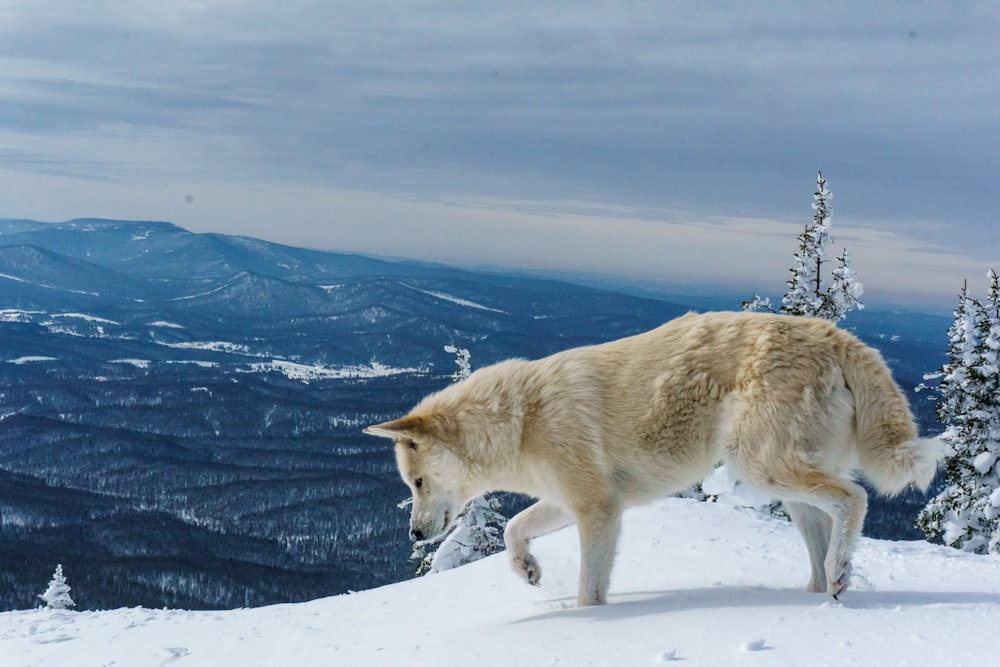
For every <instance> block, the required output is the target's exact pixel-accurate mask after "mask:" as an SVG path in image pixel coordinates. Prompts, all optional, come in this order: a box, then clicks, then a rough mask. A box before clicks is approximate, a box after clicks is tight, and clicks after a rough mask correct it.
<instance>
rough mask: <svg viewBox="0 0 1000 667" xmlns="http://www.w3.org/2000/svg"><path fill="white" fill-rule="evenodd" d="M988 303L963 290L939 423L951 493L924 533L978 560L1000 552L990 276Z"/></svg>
mask: <svg viewBox="0 0 1000 667" xmlns="http://www.w3.org/2000/svg"><path fill="white" fill-rule="evenodd" d="M988 277H989V280H990V287H989V293H988V295H987V299H986V302H985V303H980V302H979V301H976V300H975V299H972V298H971V297H969V295H968V289H967V286H963V287H962V292H961V294H960V296H959V303H958V308H957V309H956V310H955V320H954V323H953V324H952V326H951V328H950V329H949V330H948V337H949V346H948V360H947V362H946V363H945V365H944V366H942V368H941V369H940V370H939V371H938V372H937V373H935V374H932V375H929V376H928V377H927V379H931V378H939V379H940V382H939V384H938V386H937V388H936V391H937V394H938V399H939V400H938V404H937V408H936V410H937V416H938V419H939V420H940V421H941V422H942V423H943V424H944V425H945V432H944V434H942V436H941V438H942V440H944V442H945V445H946V451H947V457H946V459H945V488H944V489H943V490H942V491H941V492H940V493H939V494H938V495H936V496H935V497H934V498H932V499H931V500H930V501H929V502H928V503H927V506H926V507H924V509H923V511H922V512H921V513H920V516H919V517H918V518H917V526H918V527H919V528H920V529H921V530H923V531H924V534H925V535H926V536H927V537H928V539H932V538H934V537H937V536H939V535H940V536H941V539H942V540H943V542H944V543H945V544H947V545H949V546H952V547H955V548H958V549H962V550H964V551H971V552H975V553H1000V470H998V462H997V460H998V458H1000V282H998V277H997V274H996V273H995V272H994V271H990V272H989V274H988Z"/></svg>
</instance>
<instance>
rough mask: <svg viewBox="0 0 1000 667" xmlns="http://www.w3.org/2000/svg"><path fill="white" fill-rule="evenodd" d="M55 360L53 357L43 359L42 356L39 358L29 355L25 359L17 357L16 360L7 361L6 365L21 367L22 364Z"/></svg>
mask: <svg viewBox="0 0 1000 667" xmlns="http://www.w3.org/2000/svg"><path fill="white" fill-rule="evenodd" d="M55 360H56V358H55V357H43V356H39V355H29V356H26V357H18V358H17V359H8V360H7V363H8V364H17V365H18V366H22V365H24V364H30V363H35V362H39V361H55Z"/></svg>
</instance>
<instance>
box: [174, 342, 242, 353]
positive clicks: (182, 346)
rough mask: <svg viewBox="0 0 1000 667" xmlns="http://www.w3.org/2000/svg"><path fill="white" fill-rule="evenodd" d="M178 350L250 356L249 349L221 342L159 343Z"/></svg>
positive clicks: (237, 344) (236, 344)
mask: <svg viewBox="0 0 1000 667" xmlns="http://www.w3.org/2000/svg"><path fill="white" fill-rule="evenodd" d="M160 345H165V346H167V347H172V348H175V349H178V350H208V351H210V352H225V353H227V354H250V348H249V347H247V346H246V345H241V344H239V343H227V342H226V341H222V340H213V341H191V342H187V343H160Z"/></svg>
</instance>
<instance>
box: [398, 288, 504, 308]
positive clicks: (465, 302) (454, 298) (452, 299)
mask: <svg viewBox="0 0 1000 667" xmlns="http://www.w3.org/2000/svg"><path fill="white" fill-rule="evenodd" d="M398 284H399V285H402V286H403V287H408V288H410V289H411V290H413V291H414V292H420V293H421V294H426V295H428V296H432V297H434V298H435V299H441V300H442V301H448V302H451V303H454V304H458V305H459V306H465V307H466V308H477V309H479V310H488V311H490V312H491V313H503V312H504V311H502V310H497V309H496V308H490V307H489V306H484V305H483V304H481V303H476V302H475V301H469V300H468V299H463V298H461V297H457V296H452V295H451V294H446V293H444V292H432V291H430V290H424V289H419V288H417V287H414V286H413V285H407V284H406V283H398Z"/></svg>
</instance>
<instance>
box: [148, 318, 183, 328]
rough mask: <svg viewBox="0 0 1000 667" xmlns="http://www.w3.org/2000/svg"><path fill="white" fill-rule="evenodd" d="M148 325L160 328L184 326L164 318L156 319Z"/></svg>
mask: <svg viewBox="0 0 1000 667" xmlns="http://www.w3.org/2000/svg"><path fill="white" fill-rule="evenodd" d="M149 326H151V327H162V328H165V329H183V328H184V327H183V326H181V325H180V324H175V323H173V322H167V321H165V320H158V321H156V322H150V323H149Z"/></svg>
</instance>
